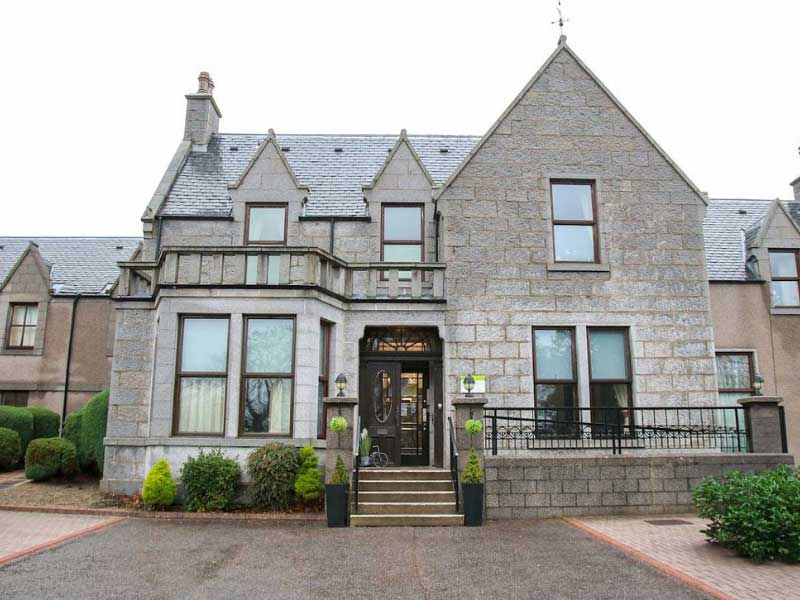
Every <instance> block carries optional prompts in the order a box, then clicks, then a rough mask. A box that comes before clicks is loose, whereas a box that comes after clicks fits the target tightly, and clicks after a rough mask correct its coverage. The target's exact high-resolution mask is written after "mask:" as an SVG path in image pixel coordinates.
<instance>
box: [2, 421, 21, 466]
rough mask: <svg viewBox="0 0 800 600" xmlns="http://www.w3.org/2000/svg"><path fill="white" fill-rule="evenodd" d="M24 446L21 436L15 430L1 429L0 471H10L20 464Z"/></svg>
mask: <svg viewBox="0 0 800 600" xmlns="http://www.w3.org/2000/svg"><path fill="white" fill-rule="evenodd" d="M20 457H22V444H20V441H19V434H18V433H17V432H16V431H14V430H13V429H8V428H7V427H0V471H9V470H11V469H13V468H14V467H16V466H17V465H18V464H19V459H20Z"/></svg>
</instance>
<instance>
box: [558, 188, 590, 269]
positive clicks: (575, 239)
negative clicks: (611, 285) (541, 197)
mask: <svg viewBox="0 0 800 600" xmlns="http://www.w3.org/2000/svg"><path fill="white" fill-rule="evenodd" d="M550 194H551V197H552V199H553V251H554V255H555V256H554V258H555V261H556V262H585V263H596V262H599V252H598V246H597V214H596V213H597V211H596V202H595V189H594V182H591V181H552V182H551V184H550Z"/></svg>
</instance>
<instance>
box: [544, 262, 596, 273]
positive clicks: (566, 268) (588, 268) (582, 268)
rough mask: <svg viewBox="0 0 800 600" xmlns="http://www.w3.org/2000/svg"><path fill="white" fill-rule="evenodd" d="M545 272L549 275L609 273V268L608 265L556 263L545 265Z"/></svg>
mask: <svg viewBox="0 0 800 600" xmlns="http://www.w3.org/2000/svg"><path fill="white" fill-rule="evenodd" d="M547 271H548V272H551V273H563V272H583V273H609V272H610V271H611V268H610V267H609V266H608V263H584V262H558V263H547Z"/></svg>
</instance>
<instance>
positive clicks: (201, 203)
mask: <svg viewBox="0 0 800 600" xmlns="http://www.w3.org/2000/svg"><path fill="white" fill-rule="evenodd" d="M266 139H267V134H232V133H221V134H216V135H214V136H213V137H212V138H211V141H210V142H209V144H208V149H207V151H206V152H191V153H190V154H189V155H188V157H187V158H186V162H185V163H184V165H183V168H182V169H181V171H180V173H179V174H178V177H177V178H176V180H175V183H174V184H173V186H172V189H171V190H170V192H169V194H168V196H167V200H166V202H165V203H164V206H163V207H162V208H161V211H160V213H159V214H161V215H162V216H167V217H179V216H189V217H228V216H230V214H231V209H232V206H231V198H230V195H229V193H228V187H227V186H228V184H231V183H234V182H236V181H237V179H238V178H239V177H240V176H241V174H242V173H243V172H244V171H245V169H246V168H247V165H248V164H249V163H250V162H251V160H252V158H253V156H254V155H255V154H256V151H257V149H258V147H259V146H260V145H261V144H262V143H263V142H264V140H266ZM275 139H276V141H277V144H278V146H279V147H280V148H281V150H282V152H283V155H284V156H285V158H286V161H287V162H288V164H289V166H290V167H291V170H292V172H293V173H294V175H295V176H296V177H297V180H298V182H299V183H300V184H301V185H302V186H306V187H308V189H309V191H308V203H307V204H306V207H305V213H304V214H305V215H306V216H355V217H361V216H365V215H366V207H365V204H364V200H363V198H364V194H363V188H364V187H365V186H369V185H370V184H371V183H372V181H373V179H374V177H375V175H376V174H377V173H378V171H379V170H380V169H381V168H382V167H383V165H384V163H385V162H386V157H387V156H388V154H389V153H390V152H391V151H392V149H393V148H394V147H395V146H396V145H397V142H398V140H399V136H397V135H299V134H298V135H294V134H285V135H276V136H275ZM407 139H408V141H409V143H410V145H411V147H412V148H413V150H414V152H416V154H417V156H418V157H419V159H420V161H421V162H422V164H423V165H424V167H425V169H426V170H427V171H428V173H429V175H430V177H431V178H432V179H433V181H434V183H436V184H437V185H441V184H442V183H444V181H445V180H446V179H447V177H448V175H450V173H451V172H452V171H453V169H455V168H456V165H458V164H459V163H460V162H461V160H462V159H463V158H464V156H466V155H467V153H468V152H469V151H470V150H471V149H472V147H473V146H474V145H475V143H476V142H477V141H478V139H479V138H478V137H477V136H447V135H409V136H408V138H407ZM337 149H338V150H337Z"/></svg>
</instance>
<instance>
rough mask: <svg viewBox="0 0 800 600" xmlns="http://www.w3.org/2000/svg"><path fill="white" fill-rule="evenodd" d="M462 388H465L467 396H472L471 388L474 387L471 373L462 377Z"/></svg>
mask: <svg viewBox="0 0 800 600" xmlns="http://www.w3.org/2000/svg"><path fill="white" fill-rule="evenodd" d="M464 389H465V390H467V396H472V390H473V389H475V378H474V377H473V376H472V374H470V375H467V376H466V377H464Z"/></svg>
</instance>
